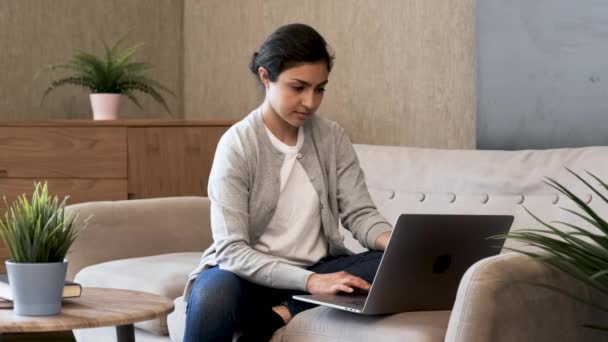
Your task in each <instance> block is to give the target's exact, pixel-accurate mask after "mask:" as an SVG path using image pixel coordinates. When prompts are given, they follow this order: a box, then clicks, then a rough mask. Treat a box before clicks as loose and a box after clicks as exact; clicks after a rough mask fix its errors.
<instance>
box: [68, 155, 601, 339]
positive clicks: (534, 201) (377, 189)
mask: <svg viewBox="0 0 608 342" xmlns="http://www.w3.org/2000/svg"><path fill="white" fill-rule="evenodd" d="M355 148H356V151H357V154H358V156H359V159H360V162H361V166H362V168H363V169H364V171H365V174H366V179H367V184H368V186H369V189H370V192H371V194H372V196H373V198H374V200H375V202H376V204H377V205H378V208H379V209H380V211H381V212H382V213H383V214H384V215H385V216H386V217H387V218H388V219H389V220H390V221H391V222H395V221H396V219H397V217H398V216H399V214H401V213H467V214H471V213H477V214H490V213H499V214H513V215H515V222H514V224H513V228H512V229H521V228H524V227H530V226H534V227H538V224H535V223H534V221H533V220H532V219H531V217H530V216H529V215H528V214H527V213H526V212H525V210H524V207H526V208H528V209H530V210H532V211H533V212H534V213H536V214H538V215H539V216H540V217H543V218H546V219H549V220H567V221H571V222H573V220H572V219H571V217H570V216H569V215H567V214H565V212H564V211H563V210H560V209H559V208H560V207H561V206H566V207H571V206H572V205H571V204H570V203H568V201H567V200H566V199H565V198H564V197H563V196H560V195H558V194H557V193H556V192H555V191H554V190H553V189H551V188H550V187H548V186H547V185H545V184H543V178H544V177H545V176H550V177H553V178H556V179H558V180H559V181H562V182H563V183H565V184H569V185H570V186H571V187H572V188H573V189H576V191H577V192H578V193H580V194H581V195H582V196H583V198H584V199H585V200H586V201H588V202H590V205H591V206H593V207H596V209H598V210H599V212H600V213H602V215H604V217H606V216H608V211H607V210H606V208H607V207H608V206H607V205H606V204H605V203H603V206H602V205H601V204H602V203H600V202H601V200H600V199H599V198H598V197H596V196H595V195H592V194H591V192H590V191H589V190H588V189H585V188H584V187H583V186H581V184H580V183H578V182H577V181H576V180H575V179H574V177H573V176H571V175H569V174H567V172H566V171H565V169H564V166H567V167H569V168H572V169H573V170H575V171H581V170H583V169H587V170H590V171H592V172H594V173H596V174H597V175H599V176H600V177H604V178H606V177H608V147H588V148H578V149H555V150H542V151H532V150H529V151H513V152H507V151H477V150H436V149H422V148H407V147H389V146H371V145H356V146H355ZM208 207H209V202H208V200H207V199H206V198H203V197H182V198H163V199H150V200H132V201H118V202H93V203H84V204H78V205H72V206H70V207H69V211H70V212H76V211H78V212H79V213H80V219H84V218H86V217H88V216H89V215H91V214H92V215H93V217H92V219H91V221H90V224H89V227H88V229H87V230H86V231H84V232H83V234H82V235H81V236H80V237H79V238H78V240H77V241H76V243H75V245H74V247H73V250H72V252H71V253H70V254H69V256H68V258H69V265H70V266H69V271H68V272H69V276H70V277H74V276H75V279H76V281H78V282H80V283H81V284H82V285H84V286H105V287H118V288H130V289H137V290H143V291H149V292H154V293H159V294H163V295H165V296H168V297H171V298H176V299H175V311H174V313H172V314H170V315H169V317H168V319H166V320H165V319H163V320H155V321H148V322H143V323H141V324H138V325H136V327H137V328H138V329H136V339H137V340H138V341H169V340H170V339H171V340H172V341H181V340H182V336H183V331H184V319H185V303H184V302H183V301H182V299H181V297H180V296H181V294H182V289H183V286H184V283H185V281H186V276H187V274H188V273H189V272H190V270H191V269H192V268H194V267H195V265H196V264H197V263H198V261H199V258H200V255H201V251H202V250H203V249H205V248H206V247H207V246H208V245H209V243H210V242H211V237H210V228H209V212H208V210H209V208H208ZM345 236H346V239H347V242H348V243H347V245H348V246H350V248H351V249H353V250H355V251H359V250H362V248H361V246H359V245H357V243H356V242H355V241H354V240H353V239H352V237H350V236H348V234H346V235H345ZM455 243H457V241H455ZM507 246H516V245H515V244H513V243H512V242H507ZM503 252H505V251H503ZM412 281H416V280H415V279H412ZM526 281H532V282H547V283H551V284H554V285H558V286H561V287H563V288H565V289H568V290H569V291H572V292H574V293H577V294H578V295H580V296H583V297H585V298H588V299H591V300H594V301H596V300H605V299H603V298H602V297H601V296H599V294H598V293H596V292H594V291H592V290H590V289H589V288H587V287H586V286H583V285H581V284H580V283H578V282H576V281H573V280H571V279H570V278H569V277H567V276H565V275H562V274H561V273H559V272H556V271H554V270H553V269H550V268H547V267H546V266H544V265H542V264H540V263H538V262H535V261H533V260H531V259H528V258H526V257H524V256H521V255H520V254H517V253H503V254H501V255H498V256H495V257H491V258H488V259H485V260H482V261H480V262H478V263H477V264H475V265H473V266H472V267H471V268H470V269H469V270H468V271H467V273H466V274H465V276H464V277H463V279H462V281H461V283H460V286H459V289H458V293H457V297H456V302H455V303H454V307H453V309H452V310H451V311H434V312H406V313H400V314H396V315H389V316H378V317H364V316H359V315H356V314H351V313H347V312H341V311H338V310H334V309H328V308H315V309H312V310H309V311H306V312H303V313H301V314H299V315H297V316H296V317H295V318H294V319H293V320H292V322H291V323H290V324H288V325H287V326H286V327H284V328H282V329H281V330H279V331H278V332H277V333H276V334H275V336H274V337H273V341H286V342H287V341H289V342H294V341H295V342H299V341H332V342H333V341H459V342H460V341H466V342H476V341H593V340H602V339H603V340H606V338H608V335H607V334H606V333H599V332H597V331H593V330H590V329H587V328H583V327H582V324H585V323H596V324H597V323H600V324H601V323H604V324H608V322H606V321H607V319H606V317H605V315H601V314H600V313H598V312H597V311H595V310H593V309H591V308H590V307H588V306H586V305H584V304H580V303H578V302H576V301H573V300H571V299H569V298H567V297H565V296H562V295H559V294H556V293H554V292H550V291H547V290H545V289H542V288H539V287H535V286H531V285H528V284H527V283H526ZM114 334H115V332H114V330H113V329H111V328H100V329H86V330H79V331H75V335H76V336H77V339H78V340H79V341H111V340H113V339H114ZM167 334H169V336H170V337H169V336H167Z"/></svg>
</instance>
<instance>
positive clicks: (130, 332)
mask: <svg viewBox="0 0 608 342" xmlns="http://www.w3.org/2000/svg"><path fill="white" fill-rule="evenodd" d="M116 341H118V342H135V330H134V328H133V324H126V325H118V326H116Z"/></svg>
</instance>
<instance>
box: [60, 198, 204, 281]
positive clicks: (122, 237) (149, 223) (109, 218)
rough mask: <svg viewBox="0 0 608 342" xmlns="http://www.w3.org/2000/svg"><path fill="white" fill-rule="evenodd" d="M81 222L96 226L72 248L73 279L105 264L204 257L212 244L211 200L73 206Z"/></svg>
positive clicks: (70, 276)
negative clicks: (162, 256) (186, 254)
mask: <svg viewBox="0 0 608 342" xmlns="http://www.w3.org/2000/svg"><path fill="white" fill-rule="evenodd" d="M76 212H77V213H78V219H77V222H82V221H83V220H85V219H87V218H89V217H90V220H89V222H88V224H87V226H86V229H85V230H83V231H82V232H81V233H80V235H79V236H78V237H77V239H76V241H75V242H74V244H73V245H72V248H71V249H70V252H69V253H68V255H67V258H68V261H69V263H68V276H67V277H68V279H73V278H74V276H75V275H76V273H77V272H78V271H79V270H81V269H82V268H84V267H86V266H89V265H93V264H98V263H101V262H106V261H111V260H117V259H127V258H136V257H144V256H151V255H159V254H167V253H178V252H202V251H203V250H204V249H205V248H207V247H208V246H209V245H210V244H211V241H212V237H211V228H210V219H209V199H208V198H206V197H169V198H154V199H141V200H127V201H104V202H88V203H80V204H74V205H70V206H68V207H67V208H66V214H67V215H72V214H74V213H76Z"/></svg>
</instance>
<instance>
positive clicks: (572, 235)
mask: <svg viewBox="0 0 608 342" xmlns="http://www.w3.org/2000/svg"><path fill="white" fill-rule="evenodd" d="M567 170H568V171H569V172H570V173H571V174H572V175H574V176H575V177H576V178H577V179H578V180H579V181H581V182H582V183H584V184H585V186H586V187H588V188H589V189H590V190H591V191H593V193H594V194H595V195H596V196H597V197H598V198H600V199H601V200H602V202H603V203H602V202H601V204H608V198H607V196H608V193H607V190H608V184H607V183H606V182H604V181H602V180H601V179H600V178H598V177H597V176H595V175H594V174H592V173H590V172H588V171H586V172H587V176H588V177H590V179H585V178H584V177H583V176H581V175H579V174H577V173H575V172H573V171H572V170H570V169H567ZM592 181H594V182H597V185H593V184H591V182H592ZM545 183H546V184H548V185H549V186H551V187H553V188H554V189H556V190H557V191H559V192H560V193H561V194H563V195H565V196H566V197H567V198H569V199H570V200H571V201H572V202H573V203H574V204H576V209H569V208H562V210H565V211H567V212H568V213H570V214H571V215H574V216H575V217H578V218H580V219H582V220H583V221H584V222H586V223H587V226H585V227H583V226H580V225H578V224H572V223H568V222H563V221H555V222H546V221H544V220H542V219H541V218H539V217H537V216H536V215H534V214H533V213H532V212H530V211H529V210H528V209H526V211H527V212H528V213H529V214H530V215H532V217H534V219H535V220H536V221H538V222H539V223H540V224H541V225H542V226H543V227H544V229H536V228H534V229H522V230H518V231H515V232H511V233H509V234H508V235H506V236H501V237H498V238H509V239H514V240H517V241H521V242H524V243H525V244H526V245H529V246H533V247H536V251H530V250H522V249H512V250H514V251H517V252H519V253H523V254H525V255H528V256H530V257H532V258H534V259H537V260H540V261H542V262H544V263H546V264H548V265H550V266H552V267H555V268H557V269H559V270H561V271H563V272H565V273H566V274H568V275H570V276H572V277H574V278H575V279H578V280H580V281H582V282H584V283H585V284H587V285H589V286H590V287H592V288H595V289H597V290H599V292H600V293H602V294H605V295H608V222H607V221H606V219H605V218H602V217H601V216H600V215H599V214H598V213H597V212H596V211H595V210H594V209H592V208H591V207H590V206H589V205H588V204H587V203H586V202H585V201H584V200H582V199H581V198H580V197H579V196H577V195H576V194H575V193H574V192H572V191H571V190H569V189H568V188H567V187H566V186H564V185H562V184H561V183H559V182H557V181H556V180H554V179H551V178H547V181H546V182H545ZM564 228H566V229H564ZM590 228H591V229H590ZM534 285H538V286H542V287H545V288H548V289H550V290H553V291H558V292H560V293H562V294H564V295H567V296H569V297H571V298H573V299H576V300H579V301H581V302H584V303H587V304H589V305H592V306H594V307H596V308H598V309H599V310H601V311H603V312H608V307H605V306H602V305H599V304H597V303H592V302H589V301H587V300H585V299H583V298H580V297H577V296H575V295H573V294H570V293H568V292H566V291H564V290H562V289H560V288H558V287H556V286H554V285H552V284H534ZM586 326H587V327H591V328H596V329H602V330H608V327H603V326H597V325H586Z"/></svg>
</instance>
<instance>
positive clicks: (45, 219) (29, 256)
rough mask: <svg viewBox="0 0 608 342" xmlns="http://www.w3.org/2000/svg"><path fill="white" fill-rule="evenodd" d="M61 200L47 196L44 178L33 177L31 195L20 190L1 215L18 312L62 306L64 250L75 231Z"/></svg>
mask: <svg viewBox="0 0 608 342" xmlns="http://www.w3.org/2000/svg"><path fill="white" fill-rule="evenodd" d="M66 200H67V197H66V198H64V199H63V201H62V202H59V200H58V199H57V196H55V197H53V198H51V197H50V196H49V194H48V187H47V184H46V183H44V184H43V185H41V184H40V183H35V190H34V192H33V194H32V199H31V201H28V199H27V197H26V196H25V194H23V195H21V196H20V197H18V198H17V200H16V201H15V202H14V203H13V204H12V206H11V207H10V208H9V210H8V211H7V212H6V213H5V215H4V218H3V219H0V237H1V238H2V240H3V241H4V244H5V246H6V247H7V248H8V250H9V253H10V256H11V259H10V260H8V261H6V269H7V272H8V279H9V284H10V288H11V291H12V294H13V305H14V311H15V313H16V314H18V315H26V316H47V315H55V314H58V313H59V312H60V311H61V297H62V292H63V286H64V283H65V276H66V271H67V265H68V262H67V260H66V259H65V256H66V254H67V252H68V249H69V248H70V246H71V245H72V243H73V242H74V239H75V238H76V236H77V233H78V232H79V231H80V229H77V228H76V225H75V224H74V220H75V218H76V215H74V216H72V217H69V218H65V217H64V209H65V204H66Z"/></svg>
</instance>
